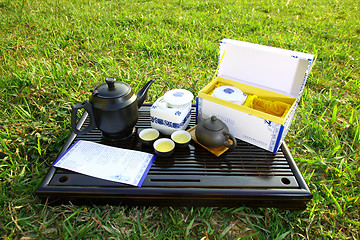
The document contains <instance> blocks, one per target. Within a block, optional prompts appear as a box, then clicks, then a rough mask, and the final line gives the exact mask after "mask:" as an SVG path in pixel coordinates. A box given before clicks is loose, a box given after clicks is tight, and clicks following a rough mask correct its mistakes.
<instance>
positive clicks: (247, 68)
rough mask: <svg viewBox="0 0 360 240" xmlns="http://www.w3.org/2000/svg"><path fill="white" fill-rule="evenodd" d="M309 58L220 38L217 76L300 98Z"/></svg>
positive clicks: (309, 62) (303, 54)
mask: <svg viewBox="0 0 360 240" xmlns="http://www.w3.org/2000/svg"><path fill="white" fill-rule="evenodd" d="M224 52H225V54H224ZM313 59H314V55H311V54H306V53H301V52H295V51H290V50H285V49H280V48H274V47H269V46H264V45H259V44H254V43H248V42H242V41H237V40H232V39H223V40H221V41H220V47H219V68H218V72H217V75H218V76H219V77H222V78H226V79H230V80H233V81H238V82H241V83H245V84H248V85H251V86H254V87H259V88H263V89H266V90H269V91H273V92H277V93H280V94H284V95H287V96H290V97H294V98H297V99H300V97H301V95H302V91H303V88H304V86H305V83H306V79H307V76H308V73H309V71H310V69H311V66H312V62H313Z"/></svg>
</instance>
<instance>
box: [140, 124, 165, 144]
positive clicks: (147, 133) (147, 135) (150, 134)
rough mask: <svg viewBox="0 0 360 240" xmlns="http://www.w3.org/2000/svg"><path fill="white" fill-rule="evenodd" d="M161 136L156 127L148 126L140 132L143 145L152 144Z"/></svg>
mask: <svg viewBox="0 0 360 240" xmlns="http://www.w3.org/2000/svg"><path fill="white" fill-rule="evenodd" d="M159 136H160V133H159V131H158V130H156V129H154V128H146V129H143V130H141V132H140V133H139V138H140V142H141V144H142V145H145V146H151V145H153V143H154V142H155V140H156V139H158V137H159Z"/></svg>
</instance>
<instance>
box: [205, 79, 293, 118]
mask: <svg viewBox="0 0 360 240" xmlns="http://www.w3.org/2000/svg"><path fill="white" fill-rule="evenodd" d="M219 83H220V84H223V85H231V86H234V87H237V88H239V89H240V90H241V91H243V92H244V93H245V94H247V95H252V94H255V95H257V96H258V97H260V98H263V99H266V100H271V101H281V102H284V103H287V104H290V105H291V107H290V109H289V111H288V112H287V114H286V115H285V116H283V117H277V116H274V115H271V114H268V113H265V112H261V111H258V110H255V109H252V108H249V107H245V106H242V105H239V104H236V103H232V102H229V101H225V100H222V99H220V98H217V97H213V96H211V95H210V94H209V93H211V92H212V91H213V90H214V89H215V87H216V85H217V84H219ZM199 97H201V98H203V99H206V100H209V101H212V102H215V103H218V104H221V105H224V106H227V107H230V108H233V109H236V110H238V111H241V112H244V113H248V114H251V115H254V116H257V117H260V118H263V119H266V120H269V121H272V122H276V123H279V124H284V123H285V121H286V119H287V118H288V117H289V114H290V113H291V112H292V110H293V108H294V106H295V103H296V98H293V97H289V96H286V95H283V94H279V93H275V92H271V91H268V90H265V89H261V88H258V87H253V86H250V85H247V84H244V83H240V82H236V81H232V80H229V79H226V78H221V77H216V78H215V79H214V80H213V81H211V82H210V83H209V84H208V85H206V86H205V87H204V88H203V89H202V90H201V91H200V92H199Z"/></svg>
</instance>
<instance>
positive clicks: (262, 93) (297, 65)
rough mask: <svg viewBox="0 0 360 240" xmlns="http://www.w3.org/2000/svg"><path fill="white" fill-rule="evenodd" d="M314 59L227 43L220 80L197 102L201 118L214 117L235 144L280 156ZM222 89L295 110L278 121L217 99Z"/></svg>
mask: <svg viewBox="0 0 360 240" xmlns="http://www.w3.org/2000/svg"><path fill="white" fill-rule="evenodd" d="M313 59H314V55H312V54H307V53H301V52H295V51H290V50H285V49H280V48H274V47H269V46H264V45H259V44H253V43H248V42H242V41H237V40H232V39H223V40H221V41H220V47H219V66H218V70H217V73H216V77H214V79H213V80H212V81H211V82H210V83H209V84H208V85H207V86H206V87H204V88H203V89H202V90H201V91H200V92H199V95H198V97H197V98H196V111H197V115H199V114H202V115H203V116H204V117H210V116H213V115H215V116H216V117H218V118H219V119H221V120H222V121H223V122H225V123H226V124H227V126H228V127H229V130H230V132H231V133H232V134H233V135H234V136H235V137H236V138H238V139H241V140H243V141H246V142H248V143H251V144H253V145H256V146H258V147H260V148H263V149H266V150H268V151H271V152H274V153H276V152H277V151H278V149H279V147H280V145H281V144H282V142H283V141H284V138H285V136H286V134H287V132H288V131H289V128H290V125H291V123H292V120H293V117H294V115H295V111H296V108H297V105H298V102H299V100H300V98H301V95H302V93H303V90H304V87H305V83H306V79H307V77H308V74H309V72H310V70H311V67H312V63H313ZM219 85H220V86H221V85H230V86H233V87H236V88H239V89H240V90H241V91H242V92H243V93H244V94H245V95H247V96H250V95H256V96H258V97H260V98H262V99H265V100H269V101H280V102H283V103H287V104H288V105H289V106H290V108H289V109H288V111H287V112H286V113H285V114H284V115H283V116H281V117H279V116H275V115H271V114H268V113H265V112H262V111H258V110H255V109H253V108H249V107H245V106H243V105H239V104H236V103H234V102H229V101H226V100H224V99H220V98H217V97H215V96H213V95H212V92H213V91H214V89H216V87H218V86H219Z"/></svg>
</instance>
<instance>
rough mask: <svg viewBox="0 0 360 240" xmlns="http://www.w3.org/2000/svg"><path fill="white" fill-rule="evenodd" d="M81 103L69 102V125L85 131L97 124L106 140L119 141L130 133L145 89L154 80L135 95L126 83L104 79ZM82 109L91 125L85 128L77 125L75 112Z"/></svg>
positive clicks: (111, 78) (144, 94)
mask: <svg viewBox="0 0 360 240" xmlns="http://www.w3.org/2000/svg"><path fill="white" fill-rule="evenodd" d="M105 81H106V83H103V84H100V85H99V86H97V87H96V88H95V89H94V90H92V91H91V92H92V94H91V96H90V98H89V101H88V100H86V101H85V102H83V103H79V104H75V105H72V106H71V108H72V114H71V125H72V129H73V131H74V133H76V134H85V133H87V132H89V131H91V130H92V129H94V128H96V127H98V128H99V129H100V131H101V132H102V134H103V136H104V137H105V138H106V139H109V140H121V139H124V138H127V137H128V136H130V135H131V134H132V133H133V129H134V127H135V124H136V122H137V120H138V116H139V113H138V108H140V107H141V105H142V104H143V102H144V100H145V98H146V95H147V92H148V90H149V88H150V86H151V84H152V83H153V82H154V81H153V80H150V81H149V82H148V83H146V85H145V86H144V87H143V88H142V89H141V91H140V92H139V93H137V94H134V92H133V91H132V90H131V88H130V86H129V85H128V84H127V83H125V82H120V81H116V79H115V78H114V77H108V78H106V79H105ZM82 108H84V109H85V111H86V112H87V113H88V114H89V117H90V124H89V125H88V126H87V127H85V128H84V129H81V130H80V129H78V128H77V111H78V110H79V109H82Z"/></svg>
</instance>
